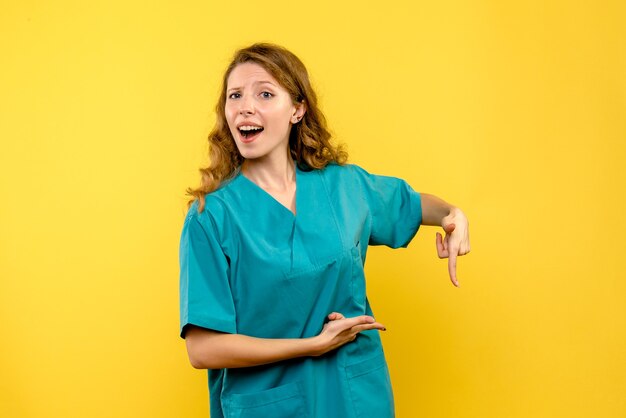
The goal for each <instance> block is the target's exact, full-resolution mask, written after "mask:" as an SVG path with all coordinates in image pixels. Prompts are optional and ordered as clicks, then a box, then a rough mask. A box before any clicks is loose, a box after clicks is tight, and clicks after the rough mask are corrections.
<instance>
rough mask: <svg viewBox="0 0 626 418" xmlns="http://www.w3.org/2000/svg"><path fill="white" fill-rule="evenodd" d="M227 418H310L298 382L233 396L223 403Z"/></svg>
mask: <svg viewBox="0 0 626 418" xmlns="http://www.w3.org/2000/svg"><path fill="white" fill-rule="evenodd" d="M222 407H223V409H224V412H225V417H227V418H294V417H302V418H308V417H309V416H310V415H309V413H308V412H307V408H306V402H305V397H304V391H303V389H302V386H301V384H300V383H298V382H294V383H289V384H286V385H283V386H278V387H275V388H272V389H268V390H264V391H260V392H256V393H246V394H231V395H230V396H228V397H227V398H226V399H224V400H223V401H222Z"/></svg>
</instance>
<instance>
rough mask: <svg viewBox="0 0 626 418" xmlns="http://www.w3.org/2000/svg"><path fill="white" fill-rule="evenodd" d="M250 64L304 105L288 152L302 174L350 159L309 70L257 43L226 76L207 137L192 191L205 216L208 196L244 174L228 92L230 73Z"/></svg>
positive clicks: (238, 55) (270, 46) (278, 48)
mask: <svg viewBox="0 0 626 418" xmlns="http://www.w3.org/2000/svg"><path fill="white" fill-rule="evenodd" d="M248 62H252V63H255V64H258V65H260V66H261V67H263V68H264V69H265V70H266V71H267V72H268V73H269V74H271V75H272V77H274V78H275V79H276V81H278V83H279V84H280V85H281V86H282V87H283V88H284V89H285V90H287V92H288V93H289V95H290V96H291V99H292V100H293V103H294V104H296V103H302V102H304V103H305V105H306V112H305V113H304V117H303V118H302V119H301V120H300V121H299V122H298V123H296V124H294V125H293V126H292V127H291V132H290V134H289V150H290V154H291V157H292V158H293V159H294V161H295V162H296V163H297V164H298V167H300V168H302V169H304V170H316V169H317V170H319V169H322V168H324V167H326V166H327V165H328V164H331V163H336V164H345V162H346V161H347V159H348V154H347V152H346V151H345V149H344V147H343V146H341V145H333V144H331V134H330V132H329V131H328V128H327V124H326V118H325V117H324V114H323V113H322V111H321V110H320V109H319V107H318V104H317V94H315V91H314V90H313V87H312V86H311V82H310V80H309V74H308V72H307V70H306V67H305V66H304V64H303V63H302V61H300V59H299V58H298V57H297V56H295V55H294V54H293V53H292V52H290V51H288V50H287V49H286V48H284V47H281V46H279V45H274V44H270V43H255V44H253V45H251V46H249V47H247V48H243V49H240V50H238V51H237V52H235V55H234V57H233V59H232V61H231V63H230V65H229V66H228V68H227V69H226V72H225V73H224V77H223V79H222V91H221V95H220V97H219V100H218V102H217V105H216V106H215V113H216V116H217V118H216V121H215V126H214V127H213V130H212V131H211V133H210V134H209V137H208V140H209V166H208V167H206V168H201V169H200V174H201V184H200V187H198V188H197V189H193V188H188V189H187V195H188V196H191V197H192V199H191V200H190V201H189V203H188V206H191V204H192V203H193V202H194V201H196V200H199V206H198V211H199V212H202V211H203V210H204V205H205V196H206V195H207V194H209V193H211V192H213V191H215V190H217V189H218V188H219V187H220V185H221V184H222V183H223V182H224V181H225V180H228V179H229V178H231V177H233V176H234V175H235V174H236V173H237V171H238V170H239V169H240V167H241V164H242V163H243V161H244V157H243V156H242V155H241V154H240V153H239V150H238V149H237V145H236V144H235V140H234V138H233V137H232V134H231V132H230V129H229V128H228V122H227V121H226V114H225V106H226V88H227V83H228V77H229V76H230V73H231V72H232V71H233V69H235V67H236V66H237V65H239V64H243V63H248Z"/></svg>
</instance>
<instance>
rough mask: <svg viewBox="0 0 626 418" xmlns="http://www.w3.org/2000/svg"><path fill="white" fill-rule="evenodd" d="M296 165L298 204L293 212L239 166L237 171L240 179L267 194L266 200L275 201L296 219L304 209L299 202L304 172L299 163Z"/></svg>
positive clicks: (296, 200)
mask: <svg viewBox="0 0 626 418" xmlns="http://www.w3.org/2000/svg"><path fill="white" fill-rule="evenodd" d="M294 165H295V170H296V171H295V182H296V192H295V196H294V200H295V206H296V211H295V213H294V212H292V211H291V209H290V208H288V207H287V206H285V205H283V204H282V203H280V202H279V201H278V200H276V198H275V197H274V196H272V195H271V194H270V193H268V192H267V191H266V190H265V189H264V188H262V187H261V186H259V185H258V184H256V183H255V182H253V181H252V180H250V179H249V178H248V177H246V176H245V175H244V174H243V172H242V171H241V168H239V172H238V173H237V178H240V181H243V182H244V183H247V184H248V185H249V186H250V187H252V188H253V189H255V190H257V191H258V192H259V193H260V194H261V195H262V196H265V199H266V200H270V201H272V202H274V204H275V205H277V206H279V207H280V208H281V209H282V210H285V211H286V212H288V213H289V215H291V217H292V218H294V219H295V218H296V217H297V214H298V211H299V210H301V209H302V207H301V206H300V205H299V204H298V202H299V200H300V199H299V198H298V196H299V195H300V193H299V192H300V186H301V183H302V181H301V177H302V172H301V170H300V168H298V163H295V164H294Z"/></svg>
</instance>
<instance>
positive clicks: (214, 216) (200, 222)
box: [185, 182, 232, 236]
mask: <svg viewBox="0 0 626 418" xmlns="http://www.w3.org/2000/svg"><path fill="white" fill-rule="evenodd" d="M230 187H232V186H231V184H230V182H229V183H227V184H224V185H223V186H222V187H220V188H219V189H217V190H215V191H213V192H211V193H208V194H207V195H206V196H205V197H204V208H203V210H202V211H200V201H199V200H195V201H194V202H193V203H192V204H191V205H190V206H189V209H188V210H187V214H186V216H185V225H189V224H196V227H201V228H202V229H203V230H204V231H205V232H206V233H207V234H217V235H220V236H221V235H222V233H223V229H224V227H225V226H226V225H227V223H228V218H229V215H228V213H229V207H230V206H231V205H230V204H229V191H228V190H229V188H230Z"/></svg>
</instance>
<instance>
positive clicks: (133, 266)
mask: <svg viewBox="0 0 626 418" xmlns="http://www.w3.org/2000/svg"><path fill="white" fill-rule="evenodd" d="M625 21H626V6H625V5H624V3H623V2H622V1H621V0H616V1H577V2H572V1H547V2H546V1H538V0H531V1H516V2H502V1H495V0H493V1H487V0H483V1H473V2H471V1H445V2H431V1H409V0H405V1H389V2H357V1H353V2H347V3H346V2H339V1H332V2H330V1H324V2H318V1H316V2H307V3H302V2H293V1H276V2H260V1H247V0H245V1H237V2H232V3H229V2H208V1H195V2H174V1H169V2H168V1H165V2H154V1H139V2H128V1H48V2H43V1H19V2H18V1H13V2H2V4H1V7H0V54H1V57H2V64H1V65H0V77H1V78H0V138H1V141H2V142H1V145H2V146H1V148H0V170H1V171H0V175H1V177H0V182H1V183H0V195H1V196H2V204H1V205H0V251H1V252H0V280H1V281H0V333H1V334H0V335H1V336H0V338H1V340H0V416H2V417H94V418H95V417H119V418H122V417H206V416H207V415H208V410H207V402H208V401H207V398H208V397H207V387H206V376H205V372H203V371H198V370H194V369H192V368H191V366H190V365H189V364H188V361H187V357H186V352H185V348H184V342H183V340H181V339H179V337H178V240H179V236H180V229H181V226H182V221H183V216H184V210H185V202H186V199H185V196H184V190H185V188H186V187H187V186H190V185H194V186H195V185H197V184H198V181H199V177H198V172H197V169H198V168H199V167H200V166H201V165H204V164H205V161H206V160H205V155H206V144H205V138H206V135H207V133H208V132H209V130H210V128H211V127H212V124H213V122H214V114H213V106H214V103H215V102H216V100H217V92H218V88H219V82H220V78H221V75H222V72H223V70H224V68H225V66H226V64H227V62H228V60H229V58H230V57H231V55H232V53H233V51H234V50H235V49H236V48H238V47H242V46H246V45H248V44H250V43H252V42H254V41H270V42H276V43H279V44H282V45H285V46H286V47H288V48H290V49H291V50H292V51H293V52H295V53H296V54H297V55H299V56H300V57H301V59H302V60H303V61H304V62H305V64H306V65H307V66H308V68H309V71H310V73H311V75H312V79H313V82H314V84H315V86H316V88H317V91H318V92H319V95H320V97H321V102H322V106H323V109H324V111H325V113H326V116H327V117H328V119H329V122H330V126H331V128H332V130H333V132H334V134H335V136H336V138H338V139H339V140H340V141H342V142H344V143H346V144H347V145H348V148H349V151H350V153H351V162H354V163H357V164H360V165H362V166H363V167H365V168H366V169H367V170H369V171H370V172H373V173H378V174H387V175H394V176H397V177H402V178H405V179H406V180H408V181H409V182H410V183H411V184H412V185H413V187H414V188H415V189H416V190H418V191H423V192H430V193H434V194H436V195H439V196H441V197H443V198H444V199H446V200H448V201H450V202H452V203H454V204H457V205H459V206H460V207H461V208H462V209H464V210H465V212H466V213H467V214H468V216H469V218H470V222H471V237H472V253H471V254H470V255H469V256H467V257H463V258H461V259H460V260H459V278H460V282H461V288H460V289H456V288H454V287H453V286H452V285H451V284H450V282H449V279H448V278H447V269H446V262H445V261H443V260H439V259H438V258H437V257H436V253H435V246H434V239H435V238H434V236H435V230H436V229H435V228H432V227H424V228H423V229H422V230H421V231H420V233H419V234H418V236H417V238H416V239H415V240H414V241H413V243H412V245H411V246H410V247H409V249H407V250H397V251H392V250H389V249H387V248H373V249H372V251H371V253H370V254H369V257H368V267H367V273H368V286H369V295H370V299H371V302H372V304H373V307H374V309H375V312H376V313H377V319H379V320H380V321H381V322H383V323H384V324H385V325H386V326H387V328H388V331H387V332H386V333H385V334H384V344H385V350H386V353H387V357H388V360H389V364H390V370H391V374H392V380H393V383H394V388H395V395H396V406H397V414H398V416H399V417H402V418H407V417H408V418H410V417H459V418H461V417H462V418H464V417H481V418H483V417H546V418H547V417H551V418H552V417H568V418H572V417H624V416H626V303H625V301H626V299H625V296H626V283H625V282H626V280H625V278H626V277H625V276H626V275H625V274H624V272H623V269H624V266H623V262H622V261H621V260H623V257H624V249H625V241H624V240H625V237H626V222H625V218H626V215H625V214H626V204H625V198H624V191H625V189H626V173H625V170H624V169H623V168H622V165H623V164H624V160H626V145H625V140H626V29H625V28H626V26H625V25H624V22H625Z"/></svg>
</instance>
